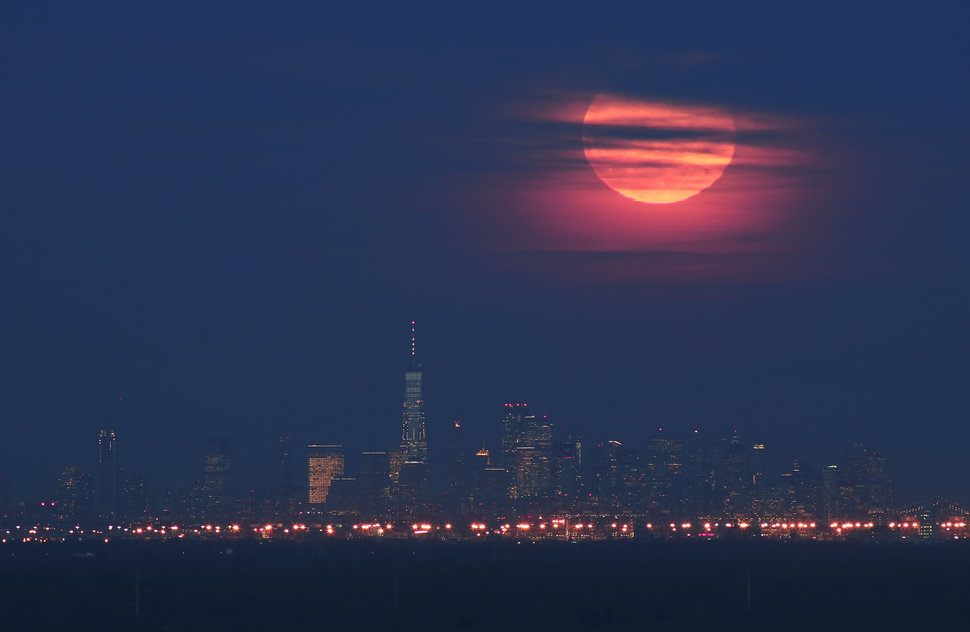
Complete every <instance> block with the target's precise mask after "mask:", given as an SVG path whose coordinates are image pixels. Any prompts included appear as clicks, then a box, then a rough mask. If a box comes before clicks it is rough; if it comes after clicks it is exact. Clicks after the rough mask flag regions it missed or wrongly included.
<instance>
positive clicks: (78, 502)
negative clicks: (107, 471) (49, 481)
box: [55, 465, 94, 523]
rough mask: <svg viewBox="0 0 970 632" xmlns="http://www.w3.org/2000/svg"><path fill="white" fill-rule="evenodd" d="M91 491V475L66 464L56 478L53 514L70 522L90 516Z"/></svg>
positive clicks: (84, 519) (83, 519) (81, 520)
mask: <svg viewBox="0 0 970 632" xmlns="http://www.w3.org/2000/svg"><path fill="white" fill-rule="evenodd" d="M92 492H93V490H92V486H91V477H90V476H88V475H87V474H83V473H81V472H80V470H79V468H78V467H77V466H76V465H68V466H67V467H65V468H64V471H63V472H61V475H60V476H59V477H58V479H57V495H56V498H57V500H56V511H55V516H56V517H57V518H58V519H59V520H64V521H70V522H72V523H73V522H84V521H86V520H87V519H89V518H90V517H91V513H90V512H91V507H92V505H93V503H92V502H91V501H92V500H93V496H94V494H93V493H92Z"/></svg>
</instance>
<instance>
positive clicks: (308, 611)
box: [0, 541, 970, 632]
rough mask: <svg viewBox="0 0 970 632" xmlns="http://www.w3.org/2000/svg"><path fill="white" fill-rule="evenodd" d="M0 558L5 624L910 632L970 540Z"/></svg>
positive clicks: (965, 581) (82, 550) (446, 546)
mask: <svg viewBox="0 0 970 632" xmlns="http://www.w3.org/2000/svg"><path fill="white" fill-rule="evenodd" d="M0 552H2V558H0V578H2V579H0V617H2V618H0V630H3V631H4V632H12V631H19V630H58V631H71V630H234V631H242V630H351V629H353V630H412V629H417V630H496V631H498V630H560V631H566V630H692V629H710V630H717V631H722V630H778V631H782V632H791V631H794V630H826V631H832V630H849V629H855V630H908V631H912V632H924V631H927V630H943V629H946V630H957V629H967V622H968V621H970V598H968V595H970V572H968V571H970V547H967V546H962V545H960V544H959V543H950V544H940V545H906V546H903V545H850V544H821V543H797V544H796V543H788V544H782V543H770V542H756V543H719V542H698V543H689V544H688V543H644V544H640V543H632V542H600V543H596V542H591V543H583V544H558V543H556V544H551V543H549V544H529V543H523V544H514V543H470V544H454V543H420V544H415V543H413V542H376V543H369V542H343V541H341V542H325V543H321V544H319V545H311V544H303V545H296V544H288V543H282V542H272V543H271V542H265V543H258V542H233V543H231V544H230V543H224V544H221V545H216V544H211V543H210V544H193V543H182V542H180V543H158V544H151V543H134V542H112V543H111V544H106V545H97V546H96V545H85V546H81V545H52V544H47V545H36V546H28V545H23V546H21V545H16V546H12V545H5V546H4V547H3V548H2V549H0ZM136 568H137V569H138V570H137V575H138V584H139V591H138V597H139V599H138V601H139V604H138V606H139V608H140V614H138V615H136V614H135V602H136V590H135V584H136V580H135V577H136ZM749 568H750V597H751V601H750V611H749V609H748V601H747V597H748V590H747V587H748V569H749ZM395 578H396V579H395ZM395 586H396V588H395Z"/></svg>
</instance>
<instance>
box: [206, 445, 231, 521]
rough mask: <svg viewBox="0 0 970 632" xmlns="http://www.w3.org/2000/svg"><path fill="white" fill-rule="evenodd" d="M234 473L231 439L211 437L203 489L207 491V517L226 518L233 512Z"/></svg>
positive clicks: (211, 518)
mask: <svg viewBox="0 0 970 632" xmlns="http://www.w3.org/2000/svg"><path fill="white" fill-rule="evenodd" d="M231 474H232V455H231V453H230V451H229V439H210V440H209V442H208V444H207V446H206V451H205V463H204V466H203V471H202V489H203V491H204V493H205V517H206V519H208V520H225V519H227V518H229V516H230V514H231V507H230V503H231V502H232V496H231V495H230V490H229V483H230V481H229V477H230V475H231Z"/></svg>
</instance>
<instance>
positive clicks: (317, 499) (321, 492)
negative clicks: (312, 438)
mask: <svg viewBox="0 0 970 632" xmlns="http://www.w3.org/2000/svg"><path fill="white" fill-rule="evenodd" d="M343 473H344V447H343V446H342V445H322V444H310V445H308V446H307V482H308V484H309V494H308V496H307V500H308V501H309V502H310V504H311V505H322V504H323V503H325V502H327V495H328V494H329V493H330V482H331V481H332V480H333V479H334V478H336V477H339V476H343Z"/></svg>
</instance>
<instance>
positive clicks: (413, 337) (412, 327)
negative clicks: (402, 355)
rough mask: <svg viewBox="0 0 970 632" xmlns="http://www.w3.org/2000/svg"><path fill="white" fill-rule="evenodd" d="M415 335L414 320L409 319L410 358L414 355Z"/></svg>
mask: <svg viewBox="0 0 970 632" xmlns="http://www.w3.org/2000/svg"><path fill="white" fill-rule="evenodd" d="M414 341H415V335H414V321H413V320H412V321H411V359H412V360H413V359H414V357H415V342H414Z"/></svg>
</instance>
